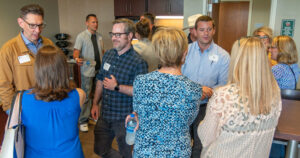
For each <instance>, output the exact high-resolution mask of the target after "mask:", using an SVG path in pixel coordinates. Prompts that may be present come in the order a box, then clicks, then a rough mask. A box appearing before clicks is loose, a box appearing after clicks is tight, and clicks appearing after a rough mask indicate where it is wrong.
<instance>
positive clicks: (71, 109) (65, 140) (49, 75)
mask: <svg viewBox="0 0 300 158" xmlns="http://www.w3.org/2000/svg"><path fill="white" fill-rule="evenodd" d="M34 70H35V80H36V84H35V87H34V88H33V89H32V90H27V91H25V92H24V94H23V98H22V99H23V100H22V116H21V118H22V123H23V124H24V126H25V158H83V157H84V156H83V152H82V149H81V144H80V140H79V134H78V126H77V122H78V118H79V114H80V111H81V109H80V108H81V105H82V104H83V102H84V100H85V93H84V91H83V90H81V89H78V88H77V89H75V88H73V87H74V86H71V85H70V81H69V69H68V64H67V61H66V56H65V55H64V54H63V53H62V52H61V51H60V50H59V48H56V47H54V46H50V45H47V46H44V47H42V48H41V49H40V50H39V52H38V53H37V56H36V60H35V65H34Z"/></svg>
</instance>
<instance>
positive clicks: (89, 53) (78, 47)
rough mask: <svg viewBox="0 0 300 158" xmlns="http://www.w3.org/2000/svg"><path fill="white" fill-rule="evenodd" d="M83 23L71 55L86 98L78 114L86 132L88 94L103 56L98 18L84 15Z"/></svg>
mask: <svg viewBox="0 0 300 158" xmlns="http://www.w3.org/2000/svg"><path fill="white" fill-rule="evenodd" d="M85 25H86V26H87V29H86V30H85V31H83V32H81V33H80V34H78V36H77V38H76V42H75V45H74V52H73V57H74V59H75V60H76V63H77V64H78V65H79V66H80V72H81V88H82V89H83V90H84V91H85V93H86V96H87V97H86V100H85V102H84V105H83V107H82V109H81V113H80V116H79V124H80V126H79V129H80V131H82V132H87V131H88V130H89V128H88V119H89V116H90V112H91V106H92V101H91V99H90V94H91V91H92V86H93V85H94V84H93V83H94V79H95V74H96V73H97V72H98V71H99V68H100V65H101V59H102V56H103V53H104V52H103V51H104V50H103V41H102V36H101V34H100V33H98V32H97V29H98V19H97V16H96V15H95V14H89V15H87V16H86V20H85Z"/></svg>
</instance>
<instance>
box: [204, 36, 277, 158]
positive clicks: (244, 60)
mask: <svg viewBox="0 0 300 158" xmlns="http://www.w3.org/2000/svg"><path fill="white" fill-rule="evenodd" d="M264 52H265V47H264V45H263V44H262V42H261V41H260V39H258V38H255V37H250V38H243V39H240V40H238V41H236V42H235V43H234V45H233V48H232V52H231V54H232V55H231V61H230V67H229V77H228V83H227V85H225V86H223V87H220V88H218V89H217V90H215V91H214V94H213V96H212V98H211V99H210V100H209V103H208V107H207V111H206V115H205V118H204V121H203V122H202V123H200V125H199V127H198V135H199V137H200V139H201V142H202V144H203V150H202V153H201V157H202V158H207V157H210V158H228V157H231V158H240V157H249V158H257V157H268V156H269V153H270V148H271V144H272V140H273V135H274V132H275V127H276V125H277V123H278V118H279V115H280V112H281V98H280V90H279V88H278V86H277V84H276V80H275V79H274V77H273V75H272V72H271V68H270V65H269V64H268V62H269V61H268V58H267V55H266V53H264Z"/></svg>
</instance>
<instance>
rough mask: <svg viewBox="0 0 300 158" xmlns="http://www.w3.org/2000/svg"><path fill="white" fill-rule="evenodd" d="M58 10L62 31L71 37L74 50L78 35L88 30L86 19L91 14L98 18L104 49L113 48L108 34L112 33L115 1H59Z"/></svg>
mask: <svg viewBox="0 0 300 158" xmlns="http://www.w3.org/2000/svg"><path fill="white" fill-rule="evenodd" d="M58 8H59V23H60V31H61V32H62V33H67V34H69V35H71V38H70V39H69V41H70V42H71V43H72V45H71V46H70V48H71V49H72V50H73V45H74V43H75V39H76V36H77V34H78V33H80V32H82V31H84V30H85V29H86V26H85V18H86V16H87V15H88V14H90V13H94V14H96V15H97V17H98V21H99V26H98V32H100V33H101V34H102V35H103V38H104V49H105V50H107V49H110V48H112V42H111V39H110V38H109V35H108V32H110V31H111V29H112V21H113V20H114V9H113V8H114V1H113V0H84V1H83V0H59V1H58Z"/></svg>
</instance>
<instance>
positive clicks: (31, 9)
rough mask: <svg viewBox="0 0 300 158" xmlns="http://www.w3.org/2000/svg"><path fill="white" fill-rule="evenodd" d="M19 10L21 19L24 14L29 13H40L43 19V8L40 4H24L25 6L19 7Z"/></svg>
mask: <svg viewBox="0 0 300 158" xmlns="http://www.w3.org/2000/svg"><path fill="white" fill-rule="evenodd" d="M20 11H21V15H20V17H21V18H22V19H24V18H26V15H27V14H29V13H31V14H36V15H40V16H42V17H43V19H44V9H43V8H42V7H41V6H39V5H37V4H29V5H26V6H24V7H22V8H21V9H20Z"/></svg>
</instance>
